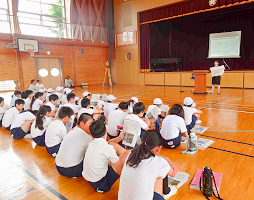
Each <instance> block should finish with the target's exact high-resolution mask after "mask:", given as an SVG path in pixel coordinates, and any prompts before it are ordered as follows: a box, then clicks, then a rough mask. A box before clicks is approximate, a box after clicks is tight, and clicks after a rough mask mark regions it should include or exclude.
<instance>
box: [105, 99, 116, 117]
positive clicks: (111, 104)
mask: <svg viewBox="0 0 254 200" xmlns="http://www.w3.org/2000/svg"><path fill="white" fill-rule="evenodd" d="M115 100H116V97H114V95H108V96H107V103H106V104H105V106H104V115H105V117H106V118H107V119H108V115H109V113H110V112H111V111H114V110H116V109H117V108H118V104H117V103H115Z"/></svg>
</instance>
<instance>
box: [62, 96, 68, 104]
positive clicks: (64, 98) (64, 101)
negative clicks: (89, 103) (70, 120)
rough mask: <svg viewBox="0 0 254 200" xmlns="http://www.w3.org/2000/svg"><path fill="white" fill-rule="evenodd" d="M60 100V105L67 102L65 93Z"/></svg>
mask: <svg viewBox="0 0 254 200" xmlns="http://www.w3.org/2000/svg"><path fill="white" fill-rule="evenodd" d="M61 102H62V103H61V104H62V105H64V104H67V103H68V101H67V95H66V94H64V95H63V96H62V99H61Z"/></svg>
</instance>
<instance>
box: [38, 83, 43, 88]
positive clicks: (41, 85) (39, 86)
mask: <svg viewBox="0 0 254 200" xmlns="http://www.w3.org/2000/svg"><path fill="white" fill-rule="evenodd" d="M36 86H37V87H38V88H44V85H43V84H42V83H41V84H39V83H36Z"/></svg>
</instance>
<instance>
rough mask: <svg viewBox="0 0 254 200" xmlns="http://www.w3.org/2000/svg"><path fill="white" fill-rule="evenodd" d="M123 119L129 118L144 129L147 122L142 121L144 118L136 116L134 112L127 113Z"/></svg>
mask: <svg viewBox="0 0 254 200" xmlns="http://www.w3.org/2000/svg"><path fill="white" fill-rule="evenodd" d="M125 119H129V120H132V121H135V122H138V123H139V124H140V126H141V128H142V129H144V130H145V129H146V128H147V124H146V123H145V122H144V120H142V119H141V118H140V117H138V116H137V115H134V114H129V115H127V116H126V117H125Z"/></svg>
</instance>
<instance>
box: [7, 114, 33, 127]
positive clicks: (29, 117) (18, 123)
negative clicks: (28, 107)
mask: <svg viewBox="0 0 254 200" xmlns="http://www.w3.org/2000/svg"><path fill="white" fill-rule="evenodd" d="M34 118H35V115H34V114H33V113H31V112H29V111H27V112H23V113H20V114H18V115H16V117H15V118H14V120H13V121H12V125H11V129H14V128H19V127H21V125H22V124H23V123H24V122H25V121H26V120H32V119H34Z"/></svg>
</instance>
